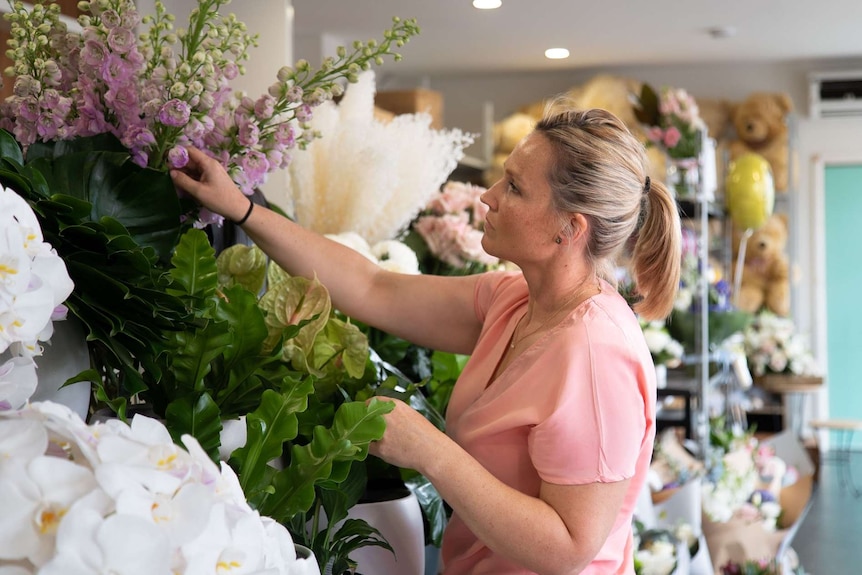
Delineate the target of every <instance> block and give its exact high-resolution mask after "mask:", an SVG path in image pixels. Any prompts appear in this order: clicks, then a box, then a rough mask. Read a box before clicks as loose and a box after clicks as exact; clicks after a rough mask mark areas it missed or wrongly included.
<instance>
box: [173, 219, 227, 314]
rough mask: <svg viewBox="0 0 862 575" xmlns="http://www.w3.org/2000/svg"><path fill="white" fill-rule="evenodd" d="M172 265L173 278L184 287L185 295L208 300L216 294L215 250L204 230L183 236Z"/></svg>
mask: <svg viewBox="0 0 862 575" xmlns="http://www.w3.org/2000/svg"><path fill="white" fill-rule="evenodd" d="M171 264H172V265H173V268H172V269H171V272H170V273H171V278H172V279H173V280H174V281H175V282H177V283H178V284H179V285H180V286H182V288H183V290H184V295H189V296H194V297H198V298H207V297H210V296H212V295H214V294H215V291H216V288H217V287H218V267H217V266H216V260H215V250H214V249H213V247H212V246H211V245H210V242H209V239H208V238H207V235H206V233H204V232H203V231H202V230H196V229H191V230H189V231H187V232H186V233H184V234H183V235H182V237H181V238H180V242H179V244H178V245H177V250H176V253H175V254H174V257H173V258H171Z"/></svg>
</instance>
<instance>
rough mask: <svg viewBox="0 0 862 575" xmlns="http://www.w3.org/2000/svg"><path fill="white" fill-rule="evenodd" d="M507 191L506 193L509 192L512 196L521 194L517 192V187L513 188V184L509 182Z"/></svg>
mask: <svg viewBox="0 0 862 575" xmlns="http://www.w3.org/2000/svg"><path fill="white" fill-rule="evenodd" d="M507 189H508V191H510V192H511V193H513V194H520V193H521V192H520V191H518V187H517V186H515V184H514V182H511V181H510V182H509V184H508V187H507Z"/></svg>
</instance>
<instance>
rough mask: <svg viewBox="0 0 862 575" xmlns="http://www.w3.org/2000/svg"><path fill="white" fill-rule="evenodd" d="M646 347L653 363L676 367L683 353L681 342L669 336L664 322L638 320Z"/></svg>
mask: <svg viewBox="0 0 862 575" xmlns="http://www.w3.org/2000/svg"><path fill="white" fill-rule="evenodd" d="M640 324H641V329H642V330H643V332H644V339H646V342H647V347H649V351H650V354H652V360H653V363H654V364H655V365H666V366H667V367H670V368H674V367H678V366H679V364H680V363H681V362H682V356H683V353H684V350H683V347H682V344H681V343H680V342H678V341H677V340H675V339H674V338H673V337H671V335H670V332H668V330H667V327H666V326H665V324H664V322H661V321H645V320H640Z"/></svg>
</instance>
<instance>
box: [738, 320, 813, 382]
mask: <svg viewBox="0 0 862 575" xmlns="http://www.w3.org/2000/svg"><path fill="white" fill-rule="evenodd" d="M743 345H744V348H745V354H746V356H747V357H748V364H749V366H750V368H751V371H752V373H753V374H754V375H755V376H762V375H765V374H768V373H787V374H793V375H811V374H813V373H814V372H815V371H816V364H815V361H814V357H813V356H812V354H811V351H810V349H809V347H808V342H807V340H806V339H805V338H804V337H803V336H802V335H801V334H800V333H798V332H797V331H796V326H795V325H794V323H793V320H792V319H790V318H785V317H780V316H777V315H775V314H773V313H772V312H769V311H763V312H761V313H759V314H758V315H757V316H756V317H755V318H754V320H753V321H752V323H751V325H749V326H748V328H747V329H746V330H745V332H744V340H743Z"/></svg>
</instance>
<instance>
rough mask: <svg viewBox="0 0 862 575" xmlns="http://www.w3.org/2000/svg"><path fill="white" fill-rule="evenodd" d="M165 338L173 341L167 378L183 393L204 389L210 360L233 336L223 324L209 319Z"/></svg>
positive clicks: (222, 351) (213, 359)
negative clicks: (198, 325)
mask: <svg viewBox="0 0 862 575" xmlns="http://www.w3.org/2000/svg"><path fill="white" fill-rule="evenodd" d="M169 339H171V341H172V342H173V345H172V347H173V348H172V349H170V350H169V353H170V356H169V358H168V361H169V366H170V379H171V380H172V382H173V385H174V388H175V389H177V390H179V391H180V393H187V392H190V391H193V390H194V391H203V390H204V389H205V388H206V385H205V382H204V378H205V377H206V376H207V374H209V373H210V371H211V369H212V363H213V361H215V360H216V358H218V357H220V356H221V355H222V354H224V353H225V350H226V349H227V348H228V346H230V344H231V341H232V340H233V336H232V334H231V332H230V327H229V326H228V325H227V323H225V322H220V321H219V322H217V321H211V322H208V323H207V324H206V327H203V328H201V329H198V330H195V331H193V332H189V331H181V332H176V333H171V334H170V335H169ZM166 377H167V375H166Z"/></svg>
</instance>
